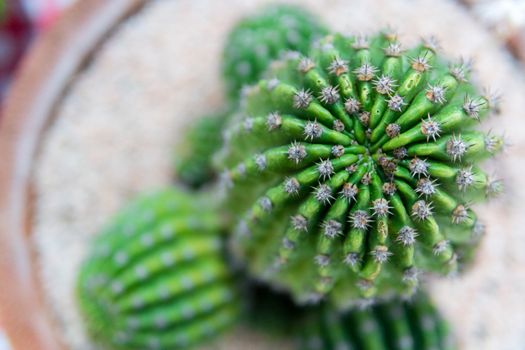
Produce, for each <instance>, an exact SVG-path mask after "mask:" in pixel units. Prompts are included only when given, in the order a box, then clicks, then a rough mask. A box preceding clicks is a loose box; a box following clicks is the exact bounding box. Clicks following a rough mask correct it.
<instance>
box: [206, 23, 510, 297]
mask: <svg viewBox="0 0 525 350" xmlns="http://www.w3.org/2000/svg"><path fill="white" fill-rule="evenodd" d="M469 71H470V66H469V64H468V63H466V62H463V61H459V62H452V63H451V62H447V61H445V60H444V59H443V58H442V57H440V56H439V54H438V45H437V43H436V41H435V40H434V39H433V38H431V39H428V40H424V41H423V42H422V43H421V44H420V45H418V46H416V47H414V48H410V49H404V48H403V46H402V45H401V43H400V42H398V40H397V37H396V35H394V34H392V33H390V32H382V33H379V34H377V35H375V36H373V37H371V38H365V37H346V36H343V35H338V34H334V35H329V36H327V37H325V38H324V39H322V40H320V41H319V42H318V43H317V45H315V47H313V48H312V49H311V50H310V52H309V53H308V55H303V54H300V53H296V52H289V53H288V54H287V55H286V56H285V57H284V58H283V59H281V60H280V61H277V62H274V63H273V64H272V65H271V67H270V69H269V70H268V71H267V73H266V77H265V79H262V80H260V81H259V82H258V83H257V84H256V85H254V86H252V87H251V88H250V89H249V91H247V93H246V95H245V100H244V101H243V103H241V107H240V109H239V111H238V112H237V113H236V116H235V117H234V118H232V120H231V122H230V125H229V126H228V127H227V128H226V132H225V133H224V135H225V145H224V147H223V149H222V150H221V151H220V152H219V154H218V155H217V159H216V160H217V164H218V167H219V168H220V169H222V180H223V185H224V186H225V188H226V190H227V194H226V202H227V206H228V208H229V209H230V212H232V213H235V216H236V217H238V218H239V219H238V221H237V228H236V229H235V237H234V238H233V245H234V247H235V249H236V252H237V254H238V255H240V256H241V257H242V258H243V259H244V260H245V261H246V262H247V264H248V265H249V267H250V270H251V272H253V273H255V274H256V275H258V276H260V277H262V278H264V279H266V280H268V281H271V282H273V283H275V284H277V285H280V286H284V287H285V288H288V289H289V290H291V292H292V293H293V294H294V295H295V296H296V298H297V299H298V300H308V299H312V298H313V299H314V300H316V299H318V298H320V297H323V296H326V295H330V296H331V297H334V298H335V300H334V301H335V302H336V303H347V302H348V301H349V300H357V299H360V298H367V299H369V298H373V297H376V296H382V295H399V294H402V295H410V294H412V293H413V292H414V290H415V287H416V286H417V281H418V275H419V274H420V273H423V272H428V271H432V272H437V273H441V274H449V273H454V272H456V271H457V269H458V264H459V263H461V262H462V261H463V257H465V256H468V255H470V254H469V253H468V252H469V251H470V250H472V249H473V247H474V246H475V244H476V242H477V238H478V237H479V235H480V233H481V232H482V231H483V225H482V224H481V223H480V222H479V221H478V218H477V216H476V214H475V213H474V211H473V210H472V208H471V206H472V204H473V203H475V202H479V201H483V200H485V199H486V198H487V197H490V196H491V195H494V194H497V193H498V192H499V191H500V190H501V183H500V181H498V180H495V179H493V178H491V177H490V176H488V175H487V174H486V173H485V172H483V170H481V168H480V167H479V163H480V161H482V160H483V159H486V158H489V157H492V156H493V155H494V154H496V153H498V152H499V151H500V150H501V149H502V146H503V140H502V138H501V137H498V136H496V135H492V134H487V133H484V132H481V131H477V130H476V126H477V125H479V123H480V122H481V121H482V120H483V119H485V118H486V116H487V115H489V112H490V111H491V110H494V109H497V104H498V99H497V97H496V96H495V95H493V94H491V93H479V92H478V90H477V89H476V87H475V86H473V85H472V84H470V83H469V82H468V79H469Z"/></svg>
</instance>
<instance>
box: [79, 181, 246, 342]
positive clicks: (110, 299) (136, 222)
mask: <svg viewBox="0 0 525 350" xmlns="http://www.w3.org/2000/svg"><path fill="white" fill-rule="evenodd" d="M208 206H209V204H206V201H205V200H204V198H197V199H195V195H191V194H188V193H184V192H181V191H179V190H176V189H169V190H164V191H161V192H158V193H154V194H153V195H148V196H144V197H141V198H139V199H138V200H136V201H135V202H134V203H132V204H131V205H130V206H129V207H128V208H127V209H125V210H123V211H122V212H121V213H120V214H119V215H118V216H117V217H116V219H115V220H114V221H113V222H112V223H111V225H109V227H108V228H107V229H106V230H105V231H104V233H103V234H102V235H100V236H99V237H98V238H97V240H96V242H95V244H94V250H93V252H92V254H91V256H90V257H89V258H88V259H87V260H86V262H85V263H84V265H83V266H82V269H81V272H80V276H79V281H78V288H77V292H78V293H77V294H78V301H79V305H80V309H81V311H82V312H83V315H84V317H85V320H86V325H87V328H88V330H89V331H90V333H91V334H92V335H93V337H94V339H96V340H98V341H99V343H101V344H103V345H104V346H107V347H109V348H115V349H188V348H189V347H191V346H192V345H194V344H199V343H201V342H203V341H205V340H207V339H208V338H210V337H211V336H213V335H215V334H217V333H219V332H220V331H222V330H223V329H226V328H228V327H229V326H230V325H231V324H232V323H233V322H234V321H235V320H236V319H237V317H238V313H239V302H238V300H237V292H236V290H235V288H234V283H233V276H232V274H231V272H230V271H229V269H228V267H227V265H226V263H225V261H224V257H223V255H222V244H221V237H220V234H219V232H220V229H221V223H220V221H219V219H218V217H217V215H216V214H215V213H214V212H212V211H211V210H209V209H207V208H208Z"/></svg>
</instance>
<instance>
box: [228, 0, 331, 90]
mask: <svg viewBox="0 0 525 350" xmlns="http://www.w3.org/2000/svg"><path fill="white" fill-rule="evenodd" d="M325 33H326V30H325V29H324V27H323V26H322V25H321V24H320V23H319V22H318V21H317V19H316V18H315V17H314V16H312V15H311V14H310V13H308V12H306V11H304V10H303V9H300V8H297V7H295V6H290V5H277V6H276V5H273V6H269V7H266V8H263V9H261V10H260V11H258V12H257V14H256V15H254V16H250V17H247V18H245V19H244V20H242V21H241V22H240V23H239V24H237V25H236V26H235V27H234V28H233V30H232V31H231V33H230V34H229V37H228V39H227V42H226V45H225V48H224V51H223V62H222V74H223V77H224V80H225V82H226V90H227V92H228V95H229V96H230V97H232V98H233V99H236V98H237V97H238V96H239V92H240V90H241V88H242V87H243V86H246V85H249V84H252V83H255V82H256V81H258V80H259V79H260V77H261V74H262V73H263V72H264V71H265V70H266V68H267V67H268V65H269V64H270V62H271V61H272V60H273V59H275V58H277V57H279V55H280V54H281V53H282V52H284V51H286V50H296V51H299V52H307V50H308V48H309V47H310V43H311V42H312V40H313V39H314V38H316V37H319V36H322V35H323V34H325Z"/></svg>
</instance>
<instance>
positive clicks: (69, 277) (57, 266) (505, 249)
mask: <svg viewBox="0 0 525 350" xmlns="http://www.w3.org/2000/svg"><path fill="white" fill-rule="evenodd" d="M265 2H267V1H263V0H253V1H243V0H230V1H228V2H227V5H226V3H225V2H221V1H212V0H177V1H152V3H150V5H149V6H148V7H147V8H146V9H144V10H143V11H142V12H141V13H140V15H137V16H135V17H133V18H131V19H130V20H128V21H127V22H126V23H125V24H124V25H123V26H121V27H120V28H119V29H118V30H117V31H116V33H115V34H114V35H113V36H112V37H111V38H109V39H108V41H107V42H106V44H105V45H104V46H103V47H102V48H101V49H100V51H99V53H98V54H97V56H96V58H95V59H94V61H93V62H92V64H91V65H89V66H88V67H87V68H86V69H85V70H84V71H83V72H82V73H80V74H79V76H78V77H77V79H76V80H75V81H74V83H73V84H72V86H71V88H70V90H69V92H68V94H67V96H66V97H65V99H64V101H63V103H62V104H61V105H60V106H59V108H58V110H57V112H56V113H57V116H56V117H57V119H56V121H55V122H54V123H53V125H52V126H51V127H50V130H49V134H48V137H47V138H46V139H45V141H44V143H43V145H42V148H41V154H40V157H39V161H38V163H37V164H36V167H35V177H34V179H35V185H36V186H35V188H36V192H37V201H36V208H35V213H36V214H35V218H34V224H35V226H34V235H33V242H34V245H35V250H36V251H37V254H38V259H39V265H40V276H41V279H42V281H43V284H44V288H45V291H46V296H47V300H48V302H49V305H50V309H51V310H53V311H52V312H53V314H54V317H55V319H56V322H57V327H59V329H60V330H61V332H62V334H63V338H64V341H65V343H66V344H68V345H69V346H70V348H71V349H72V350H88V349H93V347H92V346H91V345H90V344H89V341H88V339H87V338H86V336H85V334H84V332H83V329H82V326H81V323H80V320H79V317H78V314H77V311H76V308H75V304H74V297H73V286H74V282H75V272H76V269H77V268H78V264H79V262H80V261H81V259H82V258H83V257H84V254H85V248H86V243H87V241H88V239H89V238H90V237H91V236H92V235H93V234H95V233H96V232H97V230H98V228H99V227H100V226H101V224H102V223H104V222H105V221H106V220H107V219H108V218H109V217H110V216H111V215H112V214H113V213H114V212H115V211H116V210H117V209H118V208H119V207H120V206H121V205H122V204H123V203H125V202H126V201H127V200H128V199H129V198H130V197H131V196H133V195H134V194H135V193H136V192H138V191H141V190H145V189H150V188H152V187H159V186H163V185H165V184H167V183H168V182H169V179H170V162H171V158H170V152H171V149H172V147H173V145H174V144H175V143H176V141H177V138H178V135H179V134H180V132H181V130H182V127H183V126H184V125H185V124H187V123H188V122H190V121H191V120H192V119H193V118H196V117H198V116H199V115H202V114H204V113H208V112H210V111H213V110H214V109H216V108H218V107H219V106H220V105H221V103H222V92H221V85H220V80H219V76H218V66H219V62H218V58H219V54H220V50H221V47H222V44H223V41H224V37H225V35H226V33H227V31H228V29H229V28H230V27H231V26H232V25H233V24H234V23H235V21H236V20H237V19H238V18H239V17H241V16H242V15H244V14H247V13H250V12H253V10H254V9H255V8H256V6H257V5H259V4H260V3H265ZM291 2H299V1H291ZM300 2H301V3H302V4H304V5H305V6H307V7H309V8H311V9H313V10H314V11H316V12H318V13H319V14H320V15H322V17H323V18H324V19H325V20H326V22H327V23H329V24H330V25H331V26H332V27H333V28H334V29H336V30H340V31H357V32H366V31H368V30H373V29H377V28H378V27H380V26H383V25H385V24H391V25H394V26H396V27H398V28H399V29H400V33H401V38H402V39H403V41H404V42H406V43H407V45H410V44H412V43H414V42H415V40H416V39H417V38H418V37H420V36H421V35H427V34H437V36H438V37H439V38H441V39H442V45H443V47H444V50H445V51H446V52H447V53H450V54H451V55H458V54H466V55H471V56H473V57H474V58H475V59H476V68H477V70H478V73H479V74H478V77H479V80H480V81H481V82H483V83H490V85H491V86H494V87H496V88H497V89H499V90H500V91H501V92H502V93H503V95H504V96H505V103H504V106H503V114H502V116H500V117H497V118H494V119H493V120H492V121H491V124H492V126H493V127H494V129H495V130H503V129H506V134H507V136H508V137H509V139H510V140H512V143H513V146H512V147H510V148H509V150H508V152H507V156H506V158H505V159H503V161H502V162H501V163H500V164H499V172H500V174H501V175H502V176H503V177H504V178H505V179H506V180H507V186H508V187H509V188H510V190H509V191H508V192H509V193H508V195H507V196H506V197H505V198H503V199H501V200H499V201H498V202H496V203H494V205H493V206H491V208H490V209H488V210H487V209H484V210H482V213H483V217H484V218H485V219H486V221H487V223H488V234H487V237H486V238H485V240H484V242H483V245H482V247H481V251H480V253H479V254H478V259H477V262H476V265H475V266H474V267H473V268H472V269H471V271H469V273H468V274H466V275H465V276H463V277H461V278H459V279H456V280H447V281H443V280H441V281H437V282H434V283H432V288H431V289H432V293H433V294H434V296H435V298H436V300H437V302H438V304H439V306H440V308H441V310H442V311H443V312H444V313H445V315H446V316H447V317H448V318H449V320H450V321H451V322H452V324H453V327H454V329H455V332H456V335H457V338H458V339H459V342H460V344H461V349H465V350H471V349H472V350H474V349H476V350H483V349H487V350H488V349H499V350H511V349H512V350H516V349H523V348H524V347H525V345H524V344H525V301H524V300H525V297H524V295H525V268H524V266H525V251H524V250H525V244H524V243H523V242H525V230H524V227H525V222H524V221H525V220H524V215H523V214H522V213H523V212H524V208H525V206H524V202H525V180H524V176H523V173H524V172H525V162H524V154H525V122H524V113H523V104H524V102H523V101H524V98H523V96H525V81H524V75H523V71H519V69H518V67H516V66H514V65H513V63H512V62H511V61H510V58H509V57H508V56H507V54H505V53H504V51H503V49H501V48H500V46H499V44H498V43H497V42H496V40H495V39H494V38H493V37H492V36H491V35H490V34H489V33H487V32H486V31H485V30H484V29H483V27H482V26H481V25H480V24H478V23H476V22H475V21H474V20H473V19H472V18H471V17H470V16H469V15H468V13H466V10H464V9H463V8H462V7H461V6H459V5H457V4H455V3H453V2H450V1H432V0H421V1H418V0H410V1H402V0H389V1H386V0H385V1H367V0H353V1H351V2H349V1H345V0H328V1H320V0H319V1H316V0H303V1H300ZM236 334H237V336H236V335H233V336H229V337H226V338H225V339H224V341H223V342H221V343H220V344H216V345H214V346H212V347H211V348H213V349H237V348H238V349H241V348H242V349H287V348H290V346H289V345H288V346H287V345H283V344H275V343H271V342H265V341H262V340H260V337H261V336H260V335H258V336H256V335H253V336H252V335H247V333H246V332H242V331H238V332H237V333H236ZM239 334H243V335H245V336H238V335H239ZM254 337H255V338H254ZM243 338H246V339H247V340H246V339H245V341H244V342H243V340H242V339H243ZM255 339H259V340H257V341H256V340H255ZM233 342H236V343H237V345H233ZM242 344H244V345H242ZM255 344H260V345H257V346H256V345H255Z"/></svg>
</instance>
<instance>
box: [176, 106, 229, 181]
mask: <svg viewBox="0 0 525 350" xmlns="http://www.w3.org/2000/svg"><path fill="white" fill-rule="evenodd" d="M228 115H229V114H228V111H223V112H218V113H216V114H214V115H208V116H204V117H202V118H199V119H198V120H196V121H195V122H194V123H192V124H191V125H190V126H189V127H188V129H187V130H186V132H185V133H184V136H183V140H182V142H181V143H179V144H178V145H177V148H176V152H175V174H176V176H177V178H178V179H179V180H180V181H181V182H182V183H184V184H186V185H188V186H190V187H192V188H199V187H201V186H203V185H205V184H206V183H209V182H212V181H213V179H214V178H215V175H216V174H215V170H214V169H213V166H212V156H213V154H214V153H215V151H216V150H217V148H218V147H220V146H221V144H222V135H221V130H222V129H223V127H224V124H225V122H226V118H227V117H228Z"/></svg>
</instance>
